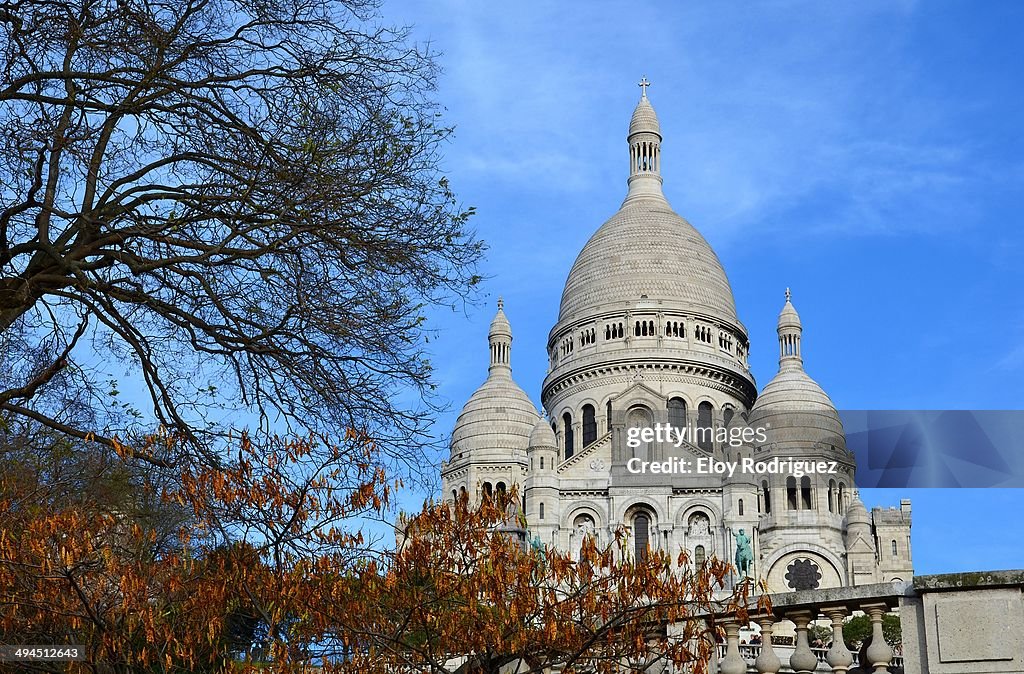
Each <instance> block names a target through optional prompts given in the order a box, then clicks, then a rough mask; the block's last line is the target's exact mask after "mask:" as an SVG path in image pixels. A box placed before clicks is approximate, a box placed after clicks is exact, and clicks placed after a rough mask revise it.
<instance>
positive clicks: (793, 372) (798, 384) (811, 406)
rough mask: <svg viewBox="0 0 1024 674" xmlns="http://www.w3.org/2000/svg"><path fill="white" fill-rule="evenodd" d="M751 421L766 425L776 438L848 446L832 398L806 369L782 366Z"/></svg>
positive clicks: (757, 406) (752, 412)
mask: <svg viewBox="0 0 1024 674" xmlns="http://www.w3.org/2000/svg"><path fill="white" fill-rule="evenodd" d="M749 424H750V426H751V427H755V428H756V427H763V428H765V429H766V430H767V432H768V439H769V440H770V441H772V442H787V441H803V442H815V443H816V442H820V443H823V444H829V445H833V446H835V447H836V448H842V449H845V448H846V440H845V435H844V434H843V422H842V421H841V420H840V418H839V413H838V412H837V411H836V407H835V405H834V404H833V403H832V399H831V398H829V397H828V395H827V394H826V393H825V391H824V390H822V388H821V386H819V385H818V382H816V381H814V380H813V379H811V378H810V377H809V376H808V375H807V373H806V372H804V371H803V370H802V369H795V368H794V369H788V370H782V371H781V372H779V373H778V374H777V375H775V377H774V378H773V379H772V380H771V381H770V382H768V385H767V386H765V387H764V389H763V390H762V391H761V395H759V396H758V397H757V400H756V401H755V402H754V406H753V407H752V408H751V410H750V419H749Z"/></svg>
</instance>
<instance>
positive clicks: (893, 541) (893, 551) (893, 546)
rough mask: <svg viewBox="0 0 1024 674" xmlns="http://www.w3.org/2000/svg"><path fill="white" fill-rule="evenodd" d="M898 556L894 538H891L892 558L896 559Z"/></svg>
mask: <svg viewBox="0 0 1024 674" xmlns="http://www.w3.org/2000/svg"><path fill="white" fill-rule="evenodd" d="M898 556H899V551H898V550H897V549H896V539H895V538H894V539H893V540H892V558H893V559H896V557H898Z"/></svg>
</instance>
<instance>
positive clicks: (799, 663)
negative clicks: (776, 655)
mask: <svg viewBox="0 0 1024 674" xmlns="http://www.w3.org/2000/svg"><path fill="white" fill-rule="evenodd" d="M786 617H787V618H789V619H790V620H792V621H793V624H794V625H796V649H795V650H794V651H793V655H791V656H790V657H789V666H790V667H792V668H793V671H794V672H797V673H798V674H809V673H810V672H813V671H814V670H815V669H817V667H818V658H817V656H815V655H814V652H813V651H811V646H810V644H809V643H808V642H807V625H808V624H809V623H810V622H811V618H812V617H813V616H812V615H811V612H810V611H796V612H794V613H787V614H786Z"/></svg>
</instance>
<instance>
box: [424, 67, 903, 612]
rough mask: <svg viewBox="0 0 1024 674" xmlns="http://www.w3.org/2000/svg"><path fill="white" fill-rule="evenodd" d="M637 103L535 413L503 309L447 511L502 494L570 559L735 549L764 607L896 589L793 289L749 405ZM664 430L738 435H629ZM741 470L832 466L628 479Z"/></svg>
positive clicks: (743, 339)
mask: <svg viewBox="0 0 1024 674" xmlns="http://www.w3.org/2000/svg"><path fill="white" fill-rule="evenodd" d="M641 90H642V92H643V93H642V95H641V98H640V101H639V103H638V104H637V106H636V109H635V110H634V111H633V117H632V119H631V120H630V123H629V133H628V136H627V141H628V147H629V166H630V171H629V178H628V181H627V184H628V190H627V192H626V197H625V200H624V201H623V202H622V204H621V206H619V209H618V211H617V212H615V214H614V215H612V217H611V218H610V219H609V220H608V221H607V222H605V223H604V224H603V225H601V226H600V227H599V228H598V229H597V231H595V232H594V234H593V236H591V237H590V240H589V241H588V242H587V244H586V245H585V246H584V247H583V250H581V251H580V253H579V256H578V257H577V258H576V261H575V263H574V264H573V266H572V269H570V270H569V275H568V278H567V279H566V281H565V287H564V289H563V291H562V298H561V305H560V307H559V312H558V320H557V322H556V323H555V325H554V327H553V328H552V329H551V332H550V335H549V337H548V342H547V350H548V354H547V356H548V371H547V376H546V377H545V379H544V382H543V384H542V386H541V390H540V394H541V396H540V397H541V401H542V403H543V406H544V411H543V412H541V413H538V411H537V410H536V408H535V407H534V405H533V403H532V402H531V401H530V398H529V396H527V395H526V393H525V392H524V391H523V389H522V388H520V387H519V385H518V384H517V383H516V382H515V381H514V380H513V378H512V368H511V352H512V328H511V325H510V323H509V320H508V318H507V316H506V315H505V311H504V307H503V304H502V302H501V300H499V301H498V312H497V315H496V316H495V317H494V321H493V322H492V323H491V326H490V333H489V336H488V342H489V344H488V346H489V352H490V365H489V367H488V370H487V378H486V380H485V381H484V383H483V384H482V385H481V386H480V388H479V389H477V391H476V392H475V393H473V395H472V396H471V397H470V399H469V401H468V402H466V404H465V407H463V409H462V413H461V414H460V415H459V417H458V421H457V422H456V424H455V428H454V429H453V431H452V435H451V456H450V457H449V460H448V461H446V462H444V463H443V464H442V468H441V476H442V483H443V489H444V492H443V493H444V496H445V498H450V499H454V498H458V497H459V495H460V493H463V492H465V493H466V494H467V495H468V498H469V499H470V500H471V501H474V500H477V499H480V498H483V496H484V495H485V494H487V493H493V492H495V491H502V490H506V489H509V488H511V487H512V485H516V486H517V487H518V490H519V493H521V494H522V495H523V509H524V512H525V517H526V521H527V523H528V529H529V536H530V537H531V539H533V540H536V541H538V542H539V543H542V544H544V545H548V546H554V547H555V548H557V549H560V550H566V551H570V552H572V551H575V550H578V549H579V546H580V544H581V542H582V540H583V538H584V537H586V536H594V537H596V538H597V542H598V543H604V544H607V543H608V542H610V540H611V538H612V536H613V535H614V532H615V531H616V530H617V529H618V528H620V527H625V528H626V529H628V530H629V531H630V533H631V536H630V537H629V545H630V546H631V549H632V550H633V551H635V554H644V552H645V551H646V550H649V549H651V548H660V549H665V550H668V551H669V552H670V553H672V554H673V556H675V554H676V553H678V552H679V551H680V550H685V551H687V553H688V557H689V560H690V563H692V564H697V565H699V564H701V563H703V562H704V560H706V559H709V558H710V557H712V556H716V557H718V558H720V559H726V560H729V561H730V562H732V561H733V560H734V559H738V558H739V557H740V555H737V551H738V550H737V548H738V547H739V548H740V552H741V553H743V554H746V555H748V556H749V558H750V561H749V563H747V561H746V559H744V564H743V566H744V567H745V568H744V569H743V572H744V573H745V575H749V576H750V577H753V578H755V579H758V580H763V581H765V582H766V583H767V587H768V590H769V591H770V592H787V591H792V590H804V589H815V588H828V587H839V586H852V585H864V584H868V583H880V582H888V581H893V582H896V581H901V580H909V579H910V578H911V576H912V575H913V565H912V562H911V554H910V502H909V501H906V500H904V501H902V502H901V504H900V506H899V507H898V508H875V509H873V510H872V511H871V512H870V513H869V512H868V511H867V509H866V508H865V506H864V504H863V503H862V502H861V501H860V499H859V498H858V496H857V490H856V488H855V486H854V481H853V477H854V472H855V468H856V466H855V463H854V457H853V454H852V453H850V452H849V451H848V450H847V448H846V440H845V437H844V433H843V426H842V422H841V421H840V417H839V414H838V413H837V412H836V409H835V406H834V405H833V404H832V401H831V400H830V399H829V397H828V395H827V394H826V393H825V392H824V390H822V388H821V386H819V385H818V384H817V383H816V382H815V381H814V380H813V379H812V378H811V377H810V376H809V375H808V374H807V373H806V372H805V371H804V366H803V360H802V357H801V353H802V349H803V347H804V345H803V340H802V332H803V328H802V324H801V321H800V317H799V315H798V314H797V311H796V308H795V306H794V304H793V301H792V299H791V296H790V292H789V290H788V289H787V290H786V292H785V302H784V304H783V306H782V310H781V312H780V313H779V319H778V335H777V339H778V345H779V369H778V373H777V374H776V375H775V376H774V377H773V378H772V380H771V381H770V382H768V384H767V385H766V386H764V387H763V388H762V389H761V390H760V392H758V389H757V386H756V384H755V382H754V378H753V376H752V374H751V372H750V368H749V366H748V362H747V354H748V353H749V349H750V338H749V336H748V334H747V331H746V328H745V327H744V326H743V323H742V322H741V321H740V319H739V316H738V315H737V312H736V305H735V302H734V300H733V294H732V288H731V287H730V284H729V280H728V278H727V276H726V274H725V270H724V269H723V268H722V265H721V263H720V262H719V260H718V257H717V256H716V255H715V252H714V251H713V250H712V249H711V247H710V246H709V245H708V243H707V241H705V240H704V237H703V236H701V234H700V232H698V231H697V230H696V229H695V228H694V227H693V225H691V224H690V223H689V222H687V221H686V220H685V219H684V218H682V217H681V216H679V215H678V214H677V213H676V212H675V211H674V210H672V207H671V206H670V205H669V203H668V201H667V200H666V199H665V196H664V195H663V193H662V177H661V172H660V169H661V161H662V153H661V142H662V137H661V130H660V125H659V123H658V117H657V115H656V114H655V112H654V108H653V107H652V105H651V102H650V100H649V99H648V97H647V93H646V91H647V82H646V81H643V82H641ZM781 294H782V293H781V292H780V296H781ZM482 348H483V345H481V353H482ZM659 425H662V426H666V425H667V426H669V427H672V428H677V429H678V428H694V429H729V430H732V429H736V428H739V429H750V432H742V433H731V432H730V433H706V434H700V433H695V434H693V435H692V436H688V438H687V439H685V440H684V439H683V438H682V437H681V436H680V437H679V438H678V439H673V438H672V437H671V434H669V437H661V436H660V435H659V436H658V437H653V436H650V435H644V434H638V433H632V432H631V431H633V430H634V429H644V428H654V427H658V426H659ZM636 438H640V441H631V440H635V439H636ZM733 438H742V440H741V441H739V442H733V441H732V439H733ZM691 440H692V441H691ZM637 459H639V460H640V461H637ZM776 459H778V460H776ZM669 460H671V461H669ZM743 460H746V464H747V465H751V464H753V465H759V466H770V465H792V464H793V463H794V460H796V461H797V462H798V463H799V462H801V461H805V462H815V463H825V464H826V465H829V466H831V467H833V470H832V471H830V472H828V473H824V474H818V473H816V474H813V475H807V474H804V475H801V474H799V473H793V472H786V471H765V472H763V473H756V472H752V471H732V472H729V471H721V472H712V471H703V472H702V471H699V470H694V471H689V472H686V471H673V472H664V473H655V472H647V471H644V472H637V471H634V470H631V469H629V467H630V466H636V465H642V464H644V462H646V464H654V463H659V462H665V463H666V464H668V463H672V465H682V466H687V465H691V466H699V465H702V464H701V461H703V462H704V464H703V465H718V464H726V465H728V464H729V463H733V464H735V465H738V464H739V463H740V462H741V461H743ZM773 460H775V461H773ZM786 462H788V463H786Z"/></svg>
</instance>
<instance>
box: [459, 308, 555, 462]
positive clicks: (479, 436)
mask: <svg viewBox="0 0 1024 674" xmlns="http://www.w3.org/2000/svg"><path fill="white" fill-rule="evenodd" d="M487 342H488V347H489V350H490V367H489V368H488V370H487V379H486V380H485V381H484V383H483V384H482V385H481V386H480V388H478V389H477V390H476V391H475V392H474V393H473V395H471V396H470V397H469V400H468V401H466V404H465V406H463V408H462V413H461V414H459V418H458V419H457V420H456V421H455V428H454V429H453V430H452V439H451V453H452V454H451V456H452V460H453V461H454V460H457V459H460V458H463V457H462V455H463V454H465V453H467V452H470V453H477V454H479V453H481V452H486V451H491V450H493V451H495V452H496V453H497V454H499V455H504V456H506V457H507V456H508V455H509V454H510V453H511V452H510V451H509V450H521V451H523V452H525V451H526V448H527V446H528V445H529V442H530V433H531V432H532V431H533V427H534V425H536V423H537V420H538V419H539V418H540V415H538V414H537V410H536V408H535V407H534V406H533V402H532V401H531V400H530V396H528V395H526V393H525V392H524V391H523V389H521V388H519V385H518V384H516V383H515V381H513V379H512V364H511V363H512V327H511V325H510V324H509V322H508V318H507V317H506V316H505V311H504V302H502V300H501V299H500V298H499V299H498V312H497V314H495V316H494V320H493V321H491V327H490V330H489V332H488V336H487ZM549 430H550V429H549Z"/></svg>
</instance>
